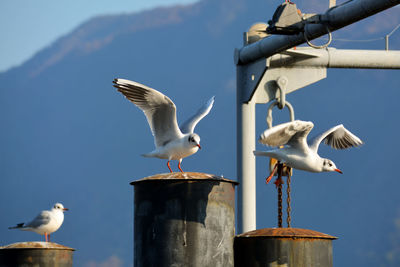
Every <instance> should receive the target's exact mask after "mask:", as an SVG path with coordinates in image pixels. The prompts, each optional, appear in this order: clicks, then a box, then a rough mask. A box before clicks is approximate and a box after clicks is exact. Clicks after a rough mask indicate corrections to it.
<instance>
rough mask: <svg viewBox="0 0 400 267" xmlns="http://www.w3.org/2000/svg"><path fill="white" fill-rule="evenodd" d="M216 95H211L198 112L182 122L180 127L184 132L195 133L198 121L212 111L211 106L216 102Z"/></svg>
mask: <svg viewBox="0 0 400 267" xmlns="http://www.w3.org/2000/svg"><path fill="white" fill-rule="evenodd" d="M214 99H215V96H213V97H211V98H210V99H209V100H208V101H207V103H205V104H204V105H203V106H202V107H201V108H200V109H199V110H198V111H197V113H196V114H194V115H193V116H192V117H190V118H189V119H187V120H186V121H185V122H184V123H182V124H181V125H180V126H179V128H180V129H181V131H182V133H193V132H194V128H195V127H196V125H197V123H199V121H200V120H201V119H202V118H204V117H205V116H206V115H207V114H208V113H210V110H211V108H212V107H213V104H214Z"/></svg>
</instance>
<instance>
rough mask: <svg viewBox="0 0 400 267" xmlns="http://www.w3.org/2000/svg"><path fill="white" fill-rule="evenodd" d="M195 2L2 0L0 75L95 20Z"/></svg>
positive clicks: (169, 0)
mask: <svg viewBox="0 0 400 267" xmlns="http://www.w3.org/2000/svg"><path fill="white" fill-rule="evenodd" d="M194 2H196V0H114V1H104V0H99V1H93V0H92V1H90V0H82V1H54V0H2V1H1V2H0V34H1V42H0V59H1V60H0V72H3V71H6V70H7V69H9V68H11V67H14V66H18V65H20V64H21V63H23V62H24V61H25V60H27V59H29V58H30V57H31V56H33V55H34V54H35V53H36V52H38V51H39V50H40V49H42V48H44V47H46V46H48V45H50V44H51V43H52V42H54V41H55V40H56V39H57V38H59V37H60V36H62V35H65V34H67V33H69V32H70V31H71V30H73V29H74V28H75V27H77V26H78V25H80V24H81V23H83V22H84V21H86V20H88V19H90V18H92V17H94V16H97V15H104V14H107V15H109V14H115V13H130V12H138V11H141V10H144V9H150V8H153V7H156V6H157V7H158V6H167V5H173V4H189V3H194Z"/></svg>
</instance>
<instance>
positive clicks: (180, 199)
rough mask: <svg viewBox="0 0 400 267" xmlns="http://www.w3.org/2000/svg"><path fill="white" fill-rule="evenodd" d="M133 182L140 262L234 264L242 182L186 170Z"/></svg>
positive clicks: (143, 266) (138, 265)
mask: <svg viewBox="0 0 400 267" xmlns="http://www.w3.org/2000/svg"><path fill="white" fill-rule="evenodd" d="M131 184H132V185H134V199H135V200H134V201H135V203H134V265H135V267H152V266H153V267H155V266H157V267H163V266H175V267H179V266H182V267H184V266H193V267H196V266H198V267H207V266H209V267H219V266H220V267H229V266H233V264H234V262H233V240H234V236H235V185H237V183H236V182H234V181H231V180H228V179H225V178H222V177H218V176H214V175H210V174H204V173H193V172H186V173H168V174H160V175H155V176H151V177H147V178H144V179H141V180H139V181H135V182H132V183H131Z"/></svg>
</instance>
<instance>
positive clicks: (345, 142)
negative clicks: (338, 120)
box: [310, 124, 363, 152]
mask: <svg viewBox="0 0 400 267" xmlns="http://www.w3.org/2000/svg"><path fill="white" fill-rule="evenodd" d="M323 140H324V142H325V144H327V145H329V146H331V147H333V148H335V149H345V148H349V147H355V146H359V145H362V144H363V141H361V139H360V138H358V137H357V136H355V135H354V134H352V133H351V132H350V131H349V130H347V129H346V128H344V126H343V125H342V124H340V125H337V126H335V127H332V128H331V129H329V130H327V131H325V132H323V133H321V134H319V135H317V136H315V137H314V138H312V139H311V140H310V148H311V149H312V150H314V151H315V152H317V151H318V147H319V144H320V143H321V142H322V141H323Z"/></svg>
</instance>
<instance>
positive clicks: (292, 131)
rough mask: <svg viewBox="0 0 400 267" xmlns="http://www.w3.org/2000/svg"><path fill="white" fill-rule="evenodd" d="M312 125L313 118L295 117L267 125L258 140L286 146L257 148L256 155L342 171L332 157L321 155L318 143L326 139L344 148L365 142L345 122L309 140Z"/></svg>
mask: <svg viewBox="0 0 400 267" xmlns="http://www.w3.org/2000/svg"><path fill="white" fill-rule="evenodd" d="M313 127H314V124H313V123H312V122H310V121H300V120H296V121H292V122H288V123H283V124H280V125H277V126H274V127H272V128H270V129H267V130H265V131H264V132H263V133H262V134H261V136H260V138H259V142H260V143H261V144H264V145H268V146H278V147H279V146H283V147H282V148H279V149H274V150H270V151H254V155H255V156H265V157H271V158H275V159H277V160H278V161H279V162H280V163H285V164H286V165H287V166H289V167H291V168H295V169H299V170H304V171H308V172H331V171H336V172H339V173H342V171H341V170H339V169H338V168H337V167H336V165H335V163H334V162H333V161H332V160H330V159H326V158H321V157H320V156H319V155H318V147H319V144H320V143H321V142H322V141H324V142H325V144H327V145H329V146H331V147H333V148H335V149H345V148H349V147H356V146H359V145H361V144H363V142H362V141H361V140H360V138H358V137H357V136H355V135H354V134H352V133H351V132H350V131H349V130H347V129H346V128H344V126H343V125H342V124H340V125H337V126H335V127H332V128H331V129H329V130H327V131H325V132H323V133H321V134H319V135H317V136H315V137H314V138H312V139H311V140H310V141H309V142H307V136H308V134H309V133H310V131H311V129H312V128H313ZM275 169H276V168H274V170H273V171H272V173H271V175H270V176H269V177H268V178H267V182H269V180H271V178H272V176H273V175H274V172H275Z"/></svg>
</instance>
